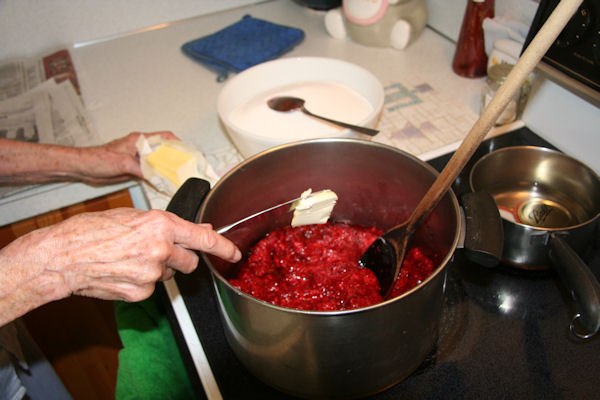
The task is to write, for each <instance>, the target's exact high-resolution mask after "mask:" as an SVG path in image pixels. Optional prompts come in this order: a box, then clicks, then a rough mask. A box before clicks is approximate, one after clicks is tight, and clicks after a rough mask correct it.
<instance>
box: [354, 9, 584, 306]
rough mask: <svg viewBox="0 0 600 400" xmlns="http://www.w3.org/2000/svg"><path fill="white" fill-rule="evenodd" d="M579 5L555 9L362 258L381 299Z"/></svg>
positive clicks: (389, 289)
mask: <svg viewBox="0 0 600 400" xmlns="http://www.w3.org/2000/svg"><path fill="white" fill-rule="evenodd" d="M581 3H582V0H562V1H561V2H560V3H559V4H558V5H557V6H556V8H555V10H554V12H552V14H551V15H550V17H549V18H548V19H547V20H546V22H545V23H544V25H543V26H542V28H541V29H540V30H539V31H538V33H537V35H536V36H535V37H534V38H533V40H532V41H531V43H530V44H529V46H528V47H527V49H526V50H525V52H524V53H523V54H522V55H521V57H520V58H519V61H518V62H517V64H516V65H515V66H514V67H513V69H512V70H511V72H510V74H509V75H508V76H507V77H506V80H505V81H504V83H503V84H502V86H501V87H500V88H499V89H498V91H497V92H496V94H495V95H494V97H493V98H492V100H491V101H490V103H489V104H488V106H487V107H486V109H485V110H484V111H483V113H482V114H481V116H480V117H479V119H478V120H477V121H476V122H475V124H474V125H473V127H472V128H471V130H470V131H469V133H468V134H467V136H466V137H465V138H464V140H463V141H462V143H461V144H460V146H459V148H458V149H457V150H456V152H455V153H454V155H453V156H452V158H451V159H450V161H448V164H446V167H445V168H444V169H443V170H442V172H441V173H440V174H439V175H438V177H437V178H436V180H435V182H433V185H431V187H430V188H429V190H428V191H427V193H425V196H423V198H422V199H421V201H420V202H419V204H417V207H416V208H415V210H414V211H413V212H412V214H411V215H410V217H409V218H408V220H406V221H405V222H403V223H401V224H399V225H396V226H395V227H393V228H392V229H390V230H388V231H387V232H386V233H385V234H383V235H382V236H380V237H379V238H377V240H375V242H373V244H371V246H370V247H369V248H368V249H367V251H366V252H365V253H364V254H363V255H362V257H361V259H360V263H361V265H363V266H364V267H367V268H369V269H371V270H373V272H374V273H375V276H377V278H378V279H379V285H380V287H381V295H382V296H383V298H384V299H385V298H387V297H388V296H389V295H390V293H391V292H392V289H393V287H394V285H395V283H396V280H397V279H398V276H399V275H400V269H401V268H402V263H403V262H404V257H405V256H406V251H407V250H408V245H409V243H410V240H411V239H412V237H413V235H414V233H415V232H416V230H417V229H418V228H419V226H420V225H421V223H423V221H425V219H426V218H427V217H428V216H429V214H430V213H431V211H433V209H434V208H435V207H436V206H437V204H438V203H439V201H440V200H441V199H442V197H443V196H444V194H445V193H446V192H447V191H448V189H449V188H450V185H452V182H454V180H455V179H456V177H457V176H458V174H459V173H460V171H461V170H462V169H463V167H464V166H465V165H466V163H467V162H468V161H469V159H470V158H471V156H472V155H473V153H475V150H477V147H478V146H479V144H480V143H481V141H482V140H483V139H484V138H485V135H486V134H487V133H488V132H489V130H490V129H491V128H492V126H493V125H494V123H495V122H496V120H497V119H498V117H499V116H500V114H501V113H502V112H503V111H504V109H505V108H506V106H507V104H508V102H509V101H510V99H511V98H512V97H513V95H514V94H515V93H516V92H517V90H519V89H520V88H521V85H522V84H523V82H524V81H525V79H526V78H527V77H528V76H529V74H530V73H531V71H533V69H534V68H535V67H536V66H537V64H538V62H539V61H540V60H541V59H542V57H543V56H544V54H545V53H546V51H548V49H549V48H550V45H551V44H552V43H553V42H554V41H555V40H556V38H557V37H558V35H559V34H560V32H561V31H562V30H563V28H564V27H565V26H566V25H567V22H569V19H570V18H571V16H572V15H573V14H574V13H575V11H576V10H577V9H578V7H579V5H580V4H581Z"/></svg>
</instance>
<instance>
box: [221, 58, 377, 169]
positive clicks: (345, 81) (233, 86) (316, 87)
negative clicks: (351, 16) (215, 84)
mask: <svg viewBox="0 0 600 400" xmlns="http://www.w3.org/2000/svg"><path fill="white" fill-rule="evenodd" d="M275 95H294V96H297V97H303V98H304V99H305V100H306V104H305V106H306V108H307V109H308V110H310V111H311V112H313V113H315V114H320V115H324V116H327V117H329V118H332V119H337V120H340V121H344V122H348V123H351V124H355V125H361V126H367V127H370V128H374V127H375V125H376V123H377V121H378V118H379V115H380V113H381V110H382V108H383V101H384V91H383V86H382V85H381V83H380V82H379V80H377V78H375V76H373V74H371V73H370V72H369V71H367V70H366V69H364V68H362V67H360V66H358V65H355V64H352V63H349V62H346V61H342V60H337V59H332V58H323V57H299V58H281V59H277V60H274V61H268V62H265V63H262V64H259V65H257V66H255V67H252V68H249V69H247V70H245V71H243V72H241V73H239V74H237V75H236V76H234V77H232V78H230V79H229V80H228V81H227V83H226V84H225V85H224V86H223V89H222V90H221V93H220V94H219V97H218V100H217V111H218V114H219V117H220V119H221V121H222V122H223V125H224V126H225V129H226V131H227V133H228V134H229V136H230V138H231V139H232V141H233V143H234V144H235V146H236V147H237V149H238V150H239V151H240V153H241V154H242V155H243V156H244V157H250V156H252V155H254V154H256V153H259V152H261V151H263V150H266V149H268V148H271V147H274V146H277V145H280V144H284V143H289V142H295V141H298V140H305V139H314V138H320V137H362V138H368V136H366V135H363V134H360V133H356V132H353V131H351V130H349V129H343V128H339V127H337V126H333V125H330V124H328V123H324V122H321V121H319V120H316V119H314V118H311V117H309V116H307V115H305V114H302V113H301V112H300V111H292V112H288V113H282V112H277V111H274V110H271V109H269V108H268V106H267V104H266V100H267V99H268V98H270V97H273V96H275Z"/></svg>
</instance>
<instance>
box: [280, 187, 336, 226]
mask: <svg viewBox="0 0 600 400" xmlns="http://www.w3.org/2000/svg"><path fill="white" fill-rule="evenodd" d="M337 199H338V197H337V195H336V194H335V193H334V192H333V191H332V190H329V189H325V190H321V191H318V192H315V193H313V192H312V189H308V190H306V191H305V192H304V193H302V195H300V198H299V199H298V200H296V201H295V202H294V203H293V204H292V206H291V209H293V210H294V217H293V218H292V226H301V225H311V224H324V223H326V222H327V220H329V217H330V216H331V212H332V211H333V207H334V206H335V203H336V201H337Z"/></svg>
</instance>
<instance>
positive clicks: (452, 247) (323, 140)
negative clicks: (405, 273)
mask: <svg viewBox="0 0 600 400" xmlns="http://www.w3.org/2000/svg"><path fill="white" fill-rule="evenodd" d="M329 142H350V143H357V144H361V145H367V146H375V147H382V148H387V149H389V150H391V151H394V152H396V153H398V154H400V155H402V156H405V157H408V158H410V159H412V160H413V161H415V162H417V163H418V164H420V165H421V166H422V167H424V168H426V169H427V170H429V171H430V172H431V173H432V174H433V175H434V177H437V175H438V174H439V173H438V172H437V171H436V170H435V169H434V168H433V167H432V166H431V165H429V164H427V163H426V162H424V161H423V160H421V159H419V158H418V157H416V156H414V155H412V154H410V153H407V152H405V151H404V150H400V149H398V148H396V147H392V146H389V145H386V144H383V143H377V142H372V141H370V140H363V139H354V138H319V139H309V140H301V141H296V142H291V143H287V144H283V145H279V146H276V147H272V148H270V149H267V150H265V151H262V152H260V153H258V154H255V155H254V156H252V157H249V158H247V159H246V160H244V161H243V162H241V163H240V164H238V165H237V166H235V167H234V168H232V169H231V170H230V171H228V172H227V173H226V174H225V175H224V176H223V177H222V178H221V179H220V180H219V182H217V184H216V185H215V187H214V188H213V190H214V189H216V188H217V187H218V186H219V184H220V183H221V182H222V181H224V180H226V179H227V178H228V177H229V176H230V175H232V174H234V173H235V172H236V171H237V170H239V169H243V168H245V167H246V166H247V165H248V164H249V163H251V162H252V160H254V159H256V158H259V157H262V156H264V155H265V154H267V153H270V152H274V151H278V150H279V149H282V148H286V147H290V146H297V145H302V144H310V143H329ZM213 190H211V191H210V192H209V194H208V195H207V196H206V199H205V201H204V203H203V205H202V207H201V210H200V212H199V214H198V215H202V212H203V208H204V204H206V203H207V202H208V201H209V199H210V197H211V194H212V192H213ZM448 194H449V195H450V198H451V201H452V206H453V208H454V209H455V210H456V234H455V235H454V240H453V241H452V243H451V245H450V247H449V249H450V250H449V251H448V253H447V254H446V255H445V256H444V258H443V260H442V261H440V263H439V265H438V267H437V268H436V270H435V271H434V272H433V273H432V274H431V275H430V276H429V277H427V279H425V280H424V281H423V282H421V283H420V284H418V285H417V286H415V287H414V288H412V289H410V290H408V291H406V292H405V293H403V294H401V295H400V296H397V297H395V298H392V299H388V300H384V301H382V302H381V303H377V304H373V305H370V306H367V307H361V308H355V309H350V310H336V311H313V310H299V309H295V308H289V307H282V306H278V305H275V304H272V303H269V302H267V301H264V300H260V299H257V298H256V297H254V296H252V295H249V294H247V293H245V292H243V291H241V290H240V289H238V288H236V287H234V286H233V285H231V284H230V283H229V281H228V280H227V279H226V278H225V277H223V276H222V275H221V273H220V272H219V271H217V270H216V269H215V268H214V267H213V265H212V263H211V262H210V259H209V257H208V255H206V254H204V253H202V258H203V259H204V261H205V263H206V265H207V266H208V268H209V269H210V271H211V276H212V277H213V283H214V284H215V287H216V284H217V279H218V280H219V281H220V282H222V283H223V284H225V285H226V286H227V287H228V288H229V289H230V290H233V291H234V292H235V293H236V294H238V295H240V296H243V297H245V298H247V299H248V300H251V301H253V302H257V303H258V304H261V305H263V306H266V307H269V308H273V309H276V310H279V311H283V312H290V313H294V314H305V315H316V316H332V315H349V314H355V313H362V312H369V311H372V310H376V309H379V308H382V307H385V306H387V305H388V304H391V303H396V302H399V301H402V299H404V298H406V297H408V296H410V295H411V294H413V293H415V292H417V291H419V290H420V289H422V288H424V287H425V286H427V285H428V284H429V282H431V281H432V280H434V279H435V278H436V277H437V275H439V274H440V273H442V271H444V269H445V268H446V266H447V265H448V263H449V262H450V260H451V258H452V257H453V255H454V252H455V251H456V248H457V247H458V243H459V240H460V232H461V231H462V224H463V221H462V218H461V213H460V207H459V204H458V200H457V198H456V195H455V194H454V191H453V190H451V189H450V190H449V191H448Z"/></svg>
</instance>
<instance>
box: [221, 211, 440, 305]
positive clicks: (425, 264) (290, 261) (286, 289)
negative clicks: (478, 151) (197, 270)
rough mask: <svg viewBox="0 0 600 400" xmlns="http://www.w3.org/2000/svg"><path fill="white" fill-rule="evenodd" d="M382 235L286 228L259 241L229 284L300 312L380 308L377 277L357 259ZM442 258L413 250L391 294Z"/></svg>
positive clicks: (351, 229) (354, 229)
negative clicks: (372, 306)
mask: <svg viewBox="0 0 600 400" xmlns="http://www.w3.org/2000/svg"><path fill="white" fill-rule="evenodd" d="M382 233H383V232H382V231H380V230H378V229H376V228H365V227H359V226H355V225H347V224H331V223H327V224H315V225H304V226H298V227H291V226H287V227H284V228H281V229H278V230H275V231H273V232H271V233H269V234H268V235H267V236H266V237H265V238H263V239H262V240H260V241H259V242H258V243H257V244H256V245H255V246H254V247H253V248H252V250H251V253H250V256H249V258H248V260H247V261H246V262H245V263H244V264H243V265H242V267H241V269H240V270H239V272H238V274H237V275H236V276H235V278H233V279H231V280H230V283H231V284H232V285H233V286H235V287H237V288H238V289H240V290H242V291H243V292H245V293H248V294H250V295H252V296H254V297H256V298H258V299H260V300H264V301H267V302H270V303H273V304H276V305H278V306H282V307H289V308H295V309H299V310H311V311H334V310H348V309H353V308H359V307H366V306H369V305H372V304H376V303H379V302H381V301H382V300H383V299H382V297H381V295H380V293H379V291H380V288H379V283H378V282H377V278H376V277H375V275H374V274H373V272H372V271H371V270H370V269H368V268H363V267H362V266H361V265H360V264H359V262H358V261H359V260H360V257H361V256H362V254H363V253H364V252H365V251H366V249H367V248H368V247H369V246H370V245H371V243H372V242H373V241H374V240H375V239H376V238H377V237H379V236H380V235H381V234H382ZM438 259H439V257H438V255H436V254H434V253H433V252H431V251H429V250H427V249H425V248H422V247H413V248H411V249H410V250H409V251H408V253H407V255H406V258H405V260H404V264H403V266H402V269H401V273H400V277H399V278H398V281H397V282H396V285H395V287H394V289H393V291H392V296H394V297H395V296H398V295H400V294H402V293H404V292H406V291H407V290H410V289H411V288H413V287H415V286H417V285H418V284H419V283H421V282H422V281H423V280H425V279H426V278H427V277H428V276H429V275H431V273H432V272H433V271H434V269H435V267H436V265H437V261H439V260H438Z"/></svg>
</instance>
